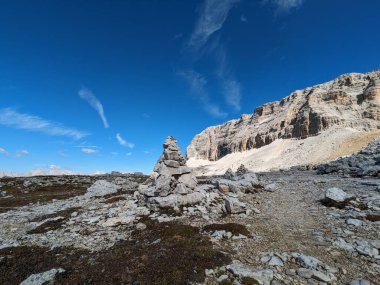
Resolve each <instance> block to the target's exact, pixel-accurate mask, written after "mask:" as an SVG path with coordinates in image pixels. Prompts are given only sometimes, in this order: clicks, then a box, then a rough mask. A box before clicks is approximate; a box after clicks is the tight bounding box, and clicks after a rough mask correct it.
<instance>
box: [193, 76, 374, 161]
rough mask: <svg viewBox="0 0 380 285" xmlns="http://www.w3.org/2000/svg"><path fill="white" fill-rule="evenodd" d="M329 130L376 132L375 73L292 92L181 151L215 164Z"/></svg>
mask: <svg viewBox="0 0 380 285" xmlns="http://www.w3.org/2000/svg"><path fill="white" fill-rule="evenodd" d="M333 126H339V127H342V128H345V127H350V128H355V129H358V130H361V131H371V130H378V129H380V70H378V71H374V72H370V73H367V74H359V73H353V74H346V75H342V76H340V77H338V78H337V79H335V80H333V81H330V82H327V83H324V84H320V85H316V86H313V87H309V88H306V89H303V90H298V91H295V92H293V93H292V94H290V95H289V96H288V97H285V98H284V99H283V100H281V101H275V102H270V103H267V104H264V105H262V106H260V107H258V108H256V109H255V111H254V113H253V114H251V115H242V116H241V117H240V119H237V120H231V121H229V122H227V123H225V124H223V125H219V126H213V127H209V128H207V129H205V130H204V131H203V132H201V133H200V134H198V135H197V136H195V137H194V138H193V140H192V142H191V144H190V146H189V147H188V148H187V156H188V158H196V159H207V160H210V161H215V160H218V159H220V158H222V157H223V156H225V155H227V154H229V153H233V152H241V151H246V150H249V149H253V148H260V147H262V146H264V145H268V144H270V143H271V142H273V141H274V140H276V139H281V138H282V139H290V138H297V139H303V138H307V137H309V136H314V135H318V134H319V133H321V132H322V131H324V130H327V129H329V128H331V127H333Z"/></svg>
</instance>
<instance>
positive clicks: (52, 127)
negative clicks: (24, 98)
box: [0, 108, 88, 139]
mask: <svg viewBox="0 0 380 285" xmlns="http://www.w3.org/2000/svg"><path fill="white" fill-rule="evenodd" d="M0 125H5V126H9V127H13V128H16V129H23V130H28V131H36V132H41V133H44V134H47V135H51V136H66V137H70V138H73V139H81V138H84V137H86V136H88V133H86V132H82V131H78V130H75V129H71V128H67V127H65V126H63V125H62V124H60V123H56V122H52V121H48V120H45V119H42V118H40V117H38V116H34V115H29V114H23V113H19V112H17V111H15V110H13V109H12V108H5V109H0Z"/></svg>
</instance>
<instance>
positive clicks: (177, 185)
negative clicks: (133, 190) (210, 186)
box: [139, 136, 204, 210]
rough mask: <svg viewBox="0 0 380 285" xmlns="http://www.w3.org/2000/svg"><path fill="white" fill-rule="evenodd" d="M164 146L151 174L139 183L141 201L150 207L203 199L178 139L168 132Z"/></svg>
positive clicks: (154, 207) (163, 206) (182, 204)
mask: <svg viewBox="0 0 380 285" xmlns="http://www.w3.org/2000/svg"><path fill="white" fill-rule="evenodd" d="M163 147H164V152H163V154H162V155H161V156H160V158H159V159H158V161H157V163H156V165H155V166H154V170H153V171H154V172H153V174H152V175H151V178H150V179H148V180H147V181H146V182H145V183H144V184H142V185H140V187H139V193H140V201H141V202H142V203H144V204H146V205H147V206H148V207H149V208H150V209H152V210H156V209H158V208H165V207H173V208H174V207H180V206H184V205H192V204H196V203H199V202H200V201H202V200H203V198H204V191H200V190H199V191H198V189H197V188H196V187H197V178H196V177H195V175H194V174H193V173H192V169H191V168H189V167H187V166H186V158H185V157H184V156H182V155H181V152H180V148H179V146H178V144H177V140H176V139H175V138H173V137H171V136H169V137H168V138H167V139H166V140H165V142H164V144H163Z"/></svg>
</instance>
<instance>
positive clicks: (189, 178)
mask: <svg viewBox="0 0 380 285" xmlns="http://www.w3.org/2000/svg"><path fill="white" fill-rule="evenodd" d="M178 182H179V183H182V184H184V185H185V186H186V187H187V188H189V189H191V190H192V189H194V188H195V187H196V186H197V179H196V177H195V176H194V175H192V174H190V173H187V174H184V175H181V177H180V178H178Z"/></svg>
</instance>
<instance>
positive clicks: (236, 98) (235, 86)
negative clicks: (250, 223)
mask: <svg viewBox="0 0 380 285" xmlns="http://www.w3.org/2000/svg"><path fill="white" fill-rule="evenodd" d="M239 2H240V0H205V1H204V3H203V5H202V7H201V9H200V13H199V18H198V19H197V21H196V24H195V27H194V30H193V32H192V34H191V36H190V40H189V41H188V43H187V45H186V46H185V47H186V48H187V50H188V51H190V52H193V54H194V55H196V57H195V61H199V60H201V58H202V56H203V55H205V54H211V55H212V56H214V57H215V63H216V67H215V73H214V76H215V77H216V78H215V79H216V80H217V81H218V82H219V85H220V86H221V90H222V92H223V95H224V98H225V102H226V104H227V105H228V106H229V107H230V108H231V109H233V111H240V109H241V107H240V100H241V87H240V83H239V82H238V81H237V80H236V79H235V76H234V75H233V73H232V72H231V71H230V70H229V68H228V62H227V60H226V51H225V48H224V46H223V45H222V44H221V41H220V37H219V36H218V37H217V38H212V35H213V34H216V33H217V32H218V31H219V30H221V29H222V28H223V25H224V23H225V21H226V20H227V17H228V14H229V12H230V10H231V9H232V8H233V7H234V5H235V4H237V3H239ZM243 20H244V21H245V20H246V18H245V17H244V19H243ZM193 65H194V64H193ZM178 74H179V75H180V76H181V77H182V78H184V79H185V80H186V81H187V82H188V83H189V85H190V86H191V90H192V92H193V93H194V94H196V95H197V96H198V98H199V100H200V102H201V103H202V107H203V109H204V110H206V111H207V112H208V113H209V114H210V115H211V116H213V117H216V118H224V117H226V116H227V113H225V112H223V111H221V109H220V107H219V106H218V105H216V104H213V103H211V102H210V96H209V94H208V92H207V91H206V88H205V86H206V84H207V79H206V77H205V76H204V75H201V74H199V73H198V72H196V71H195V70H194V68H192V67H190V68H189V69H187V70H182V71H181V72H179V73H178ZM209 79H210V78H209Z"/></svg>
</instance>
